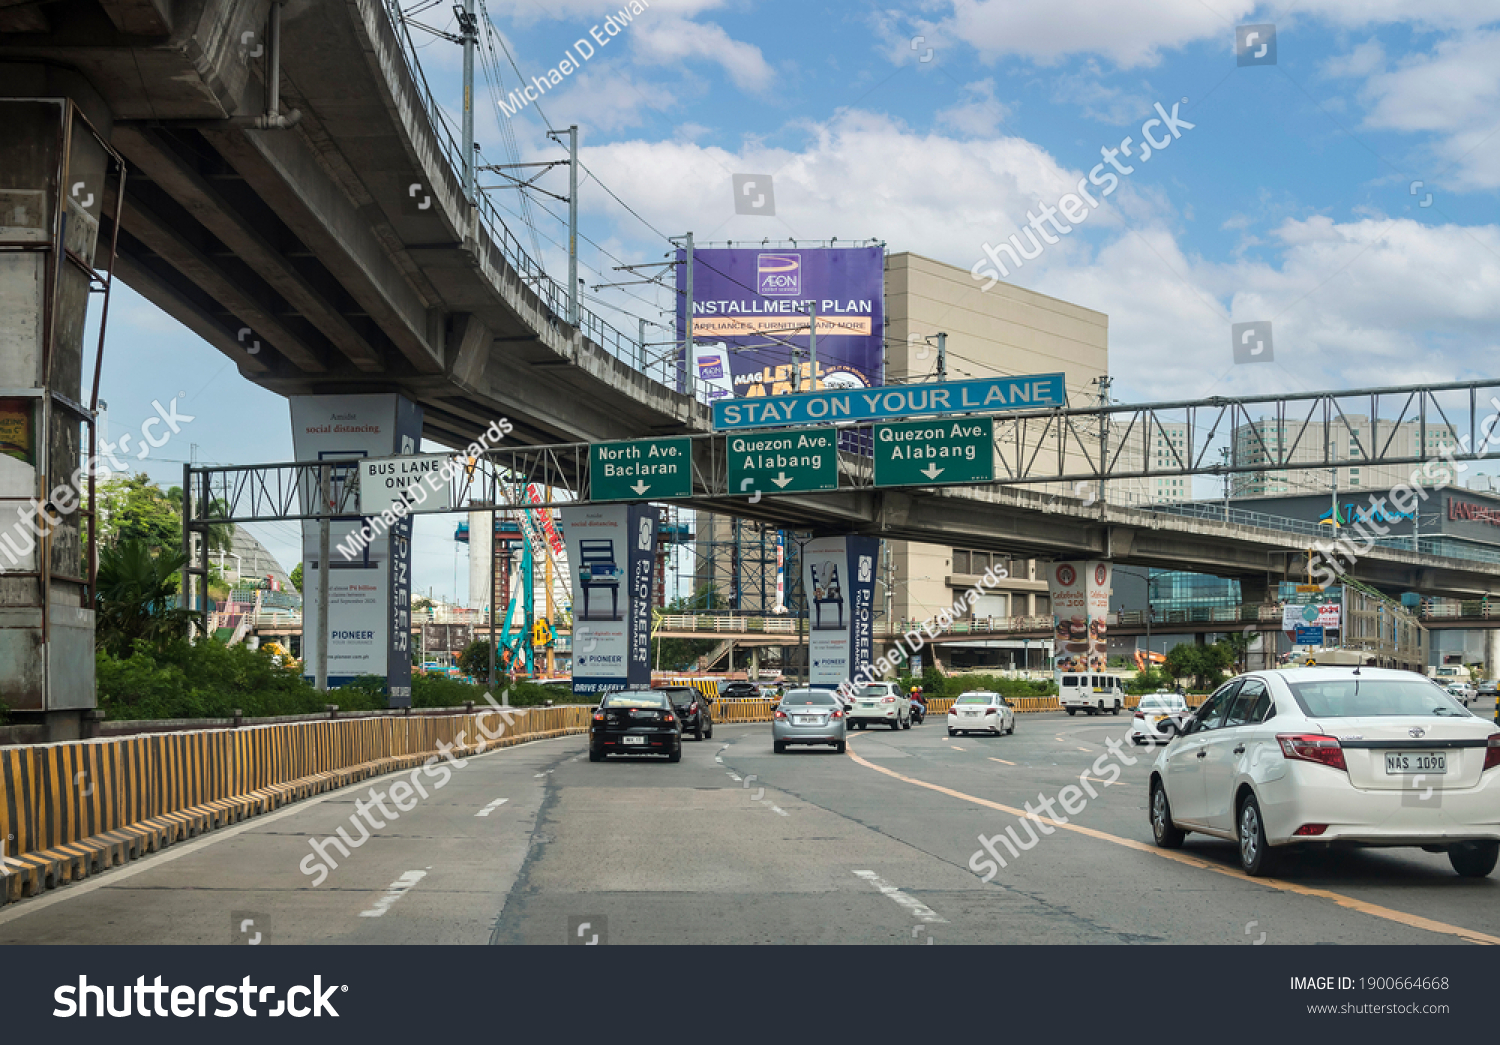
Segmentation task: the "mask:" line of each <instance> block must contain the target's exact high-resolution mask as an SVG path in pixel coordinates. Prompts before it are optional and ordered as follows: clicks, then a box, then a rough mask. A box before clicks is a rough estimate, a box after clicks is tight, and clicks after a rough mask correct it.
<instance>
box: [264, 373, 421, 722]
mask: <svg viewBox="0 0 1500 1045" xmlns="http://www.w3.org/2000/svg"><path fill="white" fill-rule="evenodd" d="M290 404H291V413H292V453H293V455H294V456H295V457H296V459H297V460H298V461H330V460H331V461H338V462H341V463H340V464H339V465H338V466H337V467H335V468H334V469H333V482H334V484H335V486H338V485H340V484H342V483H346V482H350V481H352V480H353V478H354V476H355V474H356V473H357V470H358V468H359V462H360V461H361V460H363V459H365V458H372V457H390V456H391V455H393V454H414V453H416V452H417V445H418V444H419V443H420V441H421V438H422V408H421V407H419V406H417V405H416V404H415V403H413V402H411V401H410V400H408V399H404V398H402V397H401V396H398V395H391V394H383V395H323V396H293V397H292V398H291V400H290ZM301 495H302V500H303V507H304V509H305V510H308V511H313V510H315V506H316V501H317V498H318V496H319V495H318V491H317V490H316V488H308V489H304V490H302V491H301ZM335 499H338V495H337V494H335ZM364 523H365V520H364V519H350V520H339V521H336V522H334V523H332V524H331V525H330V526H329V530H330V534H331V540H330V542H329V548H330V551H331V554H330V555H329V557H328V558H329V571H328V572H329V578H330V580H329V588H328V618H329V633H328V684H329V686H342V685H344V684H345V683H348V682H351V681H353V680H354V678H355V677H356V676H359V675H379V676H381V677H383V678H385V679H386V680H387V685H388V687H389V702H390V706H391V707H407V706H409V705H410V704H411V519H410V518H406V519H403V520H402V521H401V522H400V523H398V524H397V525H396V526H394V527H392V528H391V530H390V532H389V533H381V534H380V535H379V536H377V537H376V538H375V539H374V540H372V541H370V542H369V543H368V545H365V546H364V547H363V548H362V549H361V550H360V552H359V553H358V554H357V555H356V556H354V557H353V558H349V557H346V556H344V555H343V554H342V553H341V552H339V551H338V547H339V545H340V544H342V543H344V542H345V541H346V540H347V539H348V538H349V536H350V535H351V534H353V533H354V532H355V531H356V530H358V529H359V528H360V527H361V526H362V525H364ZM321 567H322V563H320V562H318V523H317V521H316V520H305V521H304V522H303V523H302V573H303V576H304V577H305V578H306V579H305V581H304V584H303V590H304V592H305V593H306V598H305V599H304V600H303V609H302V612H303V634H304V635H305V636H307V639H306V641H305V644H304V652H303V657H302V668H303V674H304V675H305V676H306V677H307V678H308V679H312V677H313V675H314V673H315V671H316V665H315V663H314V656H315V653H314V651H315V649H316V647H315V645H314V640H313V639H312V636H314V635H316V634H317V633H318V628H319V627H320V621H319V619H318V600H317V594H316V593H317V591H318V571H319V570H320V569H321Z"/></svg>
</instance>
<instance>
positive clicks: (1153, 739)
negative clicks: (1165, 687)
mask: <svg viewBox="0 0 1500 1045" xmlns="http://www.w3.org/2000/svg"><path fill="white" fill-rule="evenodd" d="M1191 716H1192V712H1191V711H1190V710H1189V709H1188V706H1187V701H1186V700H1184V699H1183V698H1182V697H1181V696H1180V695H1178V694H1176V693H1147V694H1146V695H1145V696H1144V697H1142V698H1141V702H1140V703H1139V704H1137V705H1136V708H1135V715H1134V717H1133V718H1132V719H1131V720H1130V742H1131V743H1132V744H1165V743H1168V742H1169V741H1170V740H1171V739H1172V738H1173V737H1175V736H1176V735H1177V734H1178V733H1180V732H1182V726H1183V723H1185V722H1186V721H1187V720H1188V719H1189V718H1190V717H1191Z"/></svg>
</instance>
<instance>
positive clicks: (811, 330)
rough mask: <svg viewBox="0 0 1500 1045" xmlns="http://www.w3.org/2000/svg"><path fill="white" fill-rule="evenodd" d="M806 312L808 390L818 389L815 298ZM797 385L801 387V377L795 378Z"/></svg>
mask: <svg viewBox="0 0 1500 1045" xmlns="http://www.w3.org/2000/svg"><path fill="white" fill-rule="evenodd" d="M807 314H808V316H809V317H810V321H809V323H808V326H807V360H808V367H807V369H808V391H810V392H816V391H817V390H818V302H817V300H816V299H814V301H813V302H812V303H811V304H810V305H808V306H807ZM797 387H798V388H799V389H800V388H801V387H802V378H801V377H800V375H799V377H798V378H797Z"/></svg>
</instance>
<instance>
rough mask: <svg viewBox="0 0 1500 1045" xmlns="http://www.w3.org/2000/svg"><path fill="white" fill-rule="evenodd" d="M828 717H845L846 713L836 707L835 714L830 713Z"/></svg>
mask: <svg viewBox="0 0 1500 1045" xmlns="http://www.w3.org/2000/svg"><path fill="white" fill-rule="evenodd" d="M828 717H829V718H843V717H844V713H843V711H841V710H840V709H838V708H834V709H833V714H831V715H829V716H828Z"/></svg>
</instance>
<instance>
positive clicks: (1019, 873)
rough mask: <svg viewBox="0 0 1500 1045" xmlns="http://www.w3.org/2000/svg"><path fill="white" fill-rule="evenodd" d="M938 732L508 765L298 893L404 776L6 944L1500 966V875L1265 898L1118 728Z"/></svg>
mask: <svg viewBox="0 0 1500 1045" xmlns="http://www.w3.org/2000/svg"><path fill="white" fill-rule="evenodd" d="M943 721H944V719H943V716H933V717H932V718H930V719H929V720H928V724H927V725H925V726H920V727H917V728H915V729H912V730H910V731H903V732H884V731H879V732H877V731H870V732H865V733H856V734H854V739H853V741H852V742H851V744H850V746H849V753H848V754H846V755H838V754H834V753H833V752H832V750H831V749H828V750H819V749H794V751H793V753H790V754H786V755H775V754H773V753H772V750H771V738H770V726H769V725H746V726H723V725H721V726H719V727H718V728H717V731H716V734H715V738H714V739H713V740H712V741H704V742H702V743H694V742H691V741H689V742H688V743H687V744H686V745H685V754H684V758H683V761H682V762H681V763H679V764H676V765H673V764H668V763H666V762H661V761H618V760H610V761H607V762H605V763H603V764H591V763H590V762H589V761H588V759H587V757H586V749H585V742H584V739H583V738H582V737H567V738H561V739H557V740H551V741H543V742H539V743H534V744H527V745H521V746H518V747H514V748H507V749H504V750H502V751H498V752H495V753H492V754H488V755H485V756H481V757H478V758H471V759H469V760H468V762H467V764H466V765H464V766H462V767H455V768H454V769H453V770H452V777H451V780H449V781H447V782H446V784H445V786H443V787H441V788H438V787H436V786H435V781H433V780H431V779H429V780H427V781H426V783H427V788H426V790H427V791H428V797H427V798H426V799H421V798H420V797H418V798H414V799H412V798H407V797H406V796H405V795H404V794H403V795H401V796H400V797H402V798H403V799H405V800H406V801H407V802H412V801H414V802H415V805H414V806H412V807H411V808H409V810H408V811H405V812H401V811H400V810H399V809H396V810H395V811H396V812H397V813H398V816H397V817H396V818H386V817H384V816H383V815H382V814H380V813H378V812H376V813H374V814H373V815H374V816H376V818H377V819H380V820H381V821H382V822H383V823H384V827H382V828H380V829H378V830H373V831H370V837H369V840H368V841H365V842H364V843H363V844H362V845H360V846H358V847H356V848H352V849H351V850H350V851H349V853H348V856H347V857H344V856H342V855H340V854H339V853H338V851H337V849H334V848H331V847H330V848H328V849H327V850H326V851H327V852H329V853H330V855H332V857H333V858H334V860H335V861H336V862H337V864H338V866H337V867H336V868H334V869H329V870H328V873H327V875H326V878H323V879H322V880H321V882H320V883H319V884H316V885H315V884H314V882H315V880H317V879H318V878H319V877H320V876H319V875H318V874H311V875H310V874H307V873H304V871H303V870H301V869H299V865H302V864H304V862H305V861H308V860H309V858H312V859H313V860H316V858H315V857H312V850H311V848H310V839H324V838H327V837H328V836H330V835H333V834H334V832H335V831H336V830H337V829H338V828H339V827H340V826H343V828H344V830H345V832H346V833H348V834H349V836H350V838H351V839H352V840H354V841H359V840H360V839H361V837H362V835H363V832H361V831H356V830H354V829H352V828H351V826H350V824H349V818H350V816H351V815H352V814H353V813H354V808H355V802H356V801H361V800H362V801H364V802H369V798H370V795H369V792H370V790H371V788H372V787H373V788H374V789H376V790H379V791H383V792H388V790H389V788H390V787H391V785H392V784H393V783H394V782H396V781H397V780H402V779H406V778H407V777H408V776H409V774H393V775H391V776H389V777H385V778H381V779H380V780H377V781H374V782H366V783H364V784H362V785H360V786H359V787H358V788H350V789H346V790H344V791H340V792H337V793H335V794H333V795H328V796H323V797H321V798H319V799H314V800H312V801H309V802H304V803H299V804H297V805H294V806H290V807H288V808H286V809H284V810H281V811H279V812H277V813H274V814H271V815H269V816H265V817H260V818H257V819H255V820H251V821H247V822H246V823H244V824H242V825H240V826H238V827H235V828H231V829H228V830H224V831H218V832H214V833H211V834H208V835H205V836H204V837H202V838H201V839H198V840H195V841H192V842H189V843H186V844H182V845H178V846H174V847H172V848H170V849H167V850H165V851H164V852H162V853H160V854H156V855H153V856H150V857H148V858H146V859H144V860H140V861H136V862H135V863H132V864H128V865H126V866H125V867H122V868H118V869H115V870H112V871H109V872H106V873H104V874H101V875H96V876H94V877H92V878H89V879H85V880H84V881H83V882H80V883H77V884H74V885H69V886H65V887H64V888H62V889H59V890H54V891H52V892H50V893H46V894H43V895H42V896H40V897H37V898H34V899H29V900H25V901H22V902H20V903H17V904H14V905H11V906H9V907H5V908H0V944H8V943H111V944H113V943H230V942H235V941H244V940H246V939H247V938H249V937H250V936H252V935H253V934H254V933H257V932H258V933H260V934H261V942H262V943H269V944H284V943H361V944H371V943H429V944H430V943H475V944H483V943H498V944H521V943H544V944H560V943H564V942H570V941H571V942H578V941H579V939H580V937H579V935H578V934H579V931H580V930H579V929H578V926H579V925H580V924H581V923H585V922H586V923H588V926H587V928H585V929H583V930H582V933H583V939H592V938H593V937H594V936H595V935H596V934H597V935H598V936H599V937H600V942H601V943H892V944H902V945H913V944H915V945H919V946H920V945H925V944H927V943H928V942H929V941H930V942H933V943H935V944H938V945H942V944H959V943H1142V942H1149V943H1208V944H1225V945H1239V946H1243V945H1246V944H1255V943H1258V942H1265V943H1267V944H1308V943H1338V944H1348V943H1373V944H1385V943H1394V944H1451V943H1457V942H1461V941H1463V940H1470V941H1474V942H1492V943H1496V942H1500V903H1497V902H1496V901H1497V900H1500V878H1496V879H1487V880H1481V881H1472V880H1465V879H1460V878H1458V877H1457V876H1456V875H1454V874H1453V872H1452V871H1451V869H1450V867H1449V864H1448V859H1447V857H1446V856H1443V855H1437V854H1427V853H1423V852H1421V851H1419V850H1406V849H1399V850H1367V851H1359V852H1352V853H1332V854H1317V855H1307V856H1304V857H1302V858H1299V859H1298V860H1297V861H1295V862H1294V863H1293V864H1292V866H1291V867H1290V868H1289V869H1288V870H1287V872H1286V873H1285V875H1284V876H1283V877H1281V878H1278V879H1275V880H1270V881H1255V880H1251V879H1247V878H1245V877H1243V876H1242V875H1241V874H1240V873H1239V872H1238V870H1237V869H1236V862H1235V854H1234V852H1233V848H1232V846H1231V845H1229V844H1228V843H1223V842H1218V841H1212V840H1203V839H1201V838H1199V837H1197V836H1191V837H1190V838H1189V840H1188V843H1187V845H1186V846H1185V847H1184V848H1183V849H1182V850H1180V851H1178V852H1176V853H1171V854H1164V853H1162V852H1161V851H1159V850H1156V849H1155V848H1154V847H1153V846H1152V845H1151V841H1150V840H1151V833H1150V827H1149V824H1148V822H1147V816H1146V788H1145V786H1144V783H1145V780H1146V777H1147V772H1148V769H1149V765H1150V761H1151V759H1152V758H1153V757H1154V753H1153V752H1150V751H1149V750H1142V749H1139V748H1133V747H1131V746H1129V745H1128V744H1121V745H1117V747H1118V750H1119V751H1122V752H1123V754H1121V755H1116V754H1115V750H1116V749H1115V748H1111V746H1110V745H1109V740H1110V739H1111V738H1116V739H1121V738H1123V735H1124V731H1125V728H1126V725H1127V723H1128V721H1129V720H1128V718H1127V717H1126V716H1125V715H1121V716H1120V717H1118V718H1115V717H1106V718H1093V719H1091V718H1068V717H1066V716H1064V715H1061V714H1044V715H1023V716H1020V718H1019V720H1018V729H1017V732H1016V735H1015V736H1009V737H959V738H954V739H950V738H949V737H948V736H947V735H946V731H945V729H944V726H943ZM1127 759H1134V760H1135V761H1134V764H1127V763H1126V760H1127ZM1116 768H1117V769H1118V771H1119V777H1118V779H1117V780H1115V779H1114V775H1115V772H1114V771H1115V769H1116ZM1081 775H1082V776H1085V777H1087V778H1092V779H1090V780H1089V783H1090V785H1091V786H1092V789H1093V790H1094V791H1095V793H1096V794H1097V797H1095V798H1089V797H1087V796H1086V795H1084V796H1083V799H1084V801H1085V802H1086V804H1085V806H1084V808H1083V809H1082V810H1081V811H1080V812H1078V813H1077V814H1076V815H1071V816H1070V815H1068V814H1066V813H1065V812H1064V810H1063V809H1062V808H1059V807H1056V806H1054V817H1055V818H1057V819H1059V820H1060V819H1062V818H1064V817H1066V819H1067V820H1068V825H1067V826H1066V827H1056V828H1053V829H1052V833H1051V834H1047V835H1043V836H1041V837H1040V838H1039V839H1038V841H1037V842H1036V844H1035V845H1034V846H1032V847H1031V848H1028V849H1024V850H1022V851H1020V852H1019V853H1018V854H1016V855H1012V854H1011V853H1010V852H1009V850H1008V849H1006V848H1005V847H1004V846H1003V845H1002V844H1000V843H996V848H997V849H998V851H999V852H1000V854H1001V855H1002V856H1004V857H1005V859H1006V866H1005V867H1003V868H999V867H996V868H995V870H996V872H997V873H996V874H994V876H993V880H992V881H990V882H985V881H982V880H981V878H980V875H979V874H978V873H976V872H975V871H974V870H971V868H970V864H971V860H973V859H974V855H975V854H976V852H979V851H980V844H979V842H978V836H980V835H984V836H987V837H988V836H994V835H995V834H997V833H999V832H1001V831H1003V830H1004V829H1005V828H1007V827H1012V828H1016V829H1017V834H1018V837H1019V838H1020V840H1022V841H1028V840H1029V838H1030V837H1031V836H1030V835H1029V833H1028V832H1027V831H1026V830H1025V829H1023V828H1021V827H1020V821H1019V820H1018V817H1017V815H1016V814H1015V813H1014V812H1011V811H1009V810H1017V811H1019V810H1020V808H1021V806H1022V804H1023V803H1025V802H1028V801H1029V802H1031V803H1032V805H1033V807H1034V808H1035V807H1036V805H1037V802H1038V800H1039V799H1040V798H1055V797H1056V796H1057V795H1058V794H1059V792H1061V791H1062V790H1063V789H1064V788H1065V787H1067V786H1069V785H1075V786H1077V785H1079V783H1080V781H1079V777H1080V776H1081ZM1106 781H1112V782H1106ZM396 797H397V796H395V795H390V797H387V798H386V799H385V804H386V806H387V808H391V807H392V806H393V804H394V802H395V799H396ZM501 800H503V801H501ZM987 859H989V857H988V856H987V855H982V856H981V857H980V858H979V861H978V862H976V865H975V866H977V867H978V868H979V870H980V871H984V870H987V869H988V868H987V867H986V866H985V864H984V863H983V861H984V860H987ZM246 922H252V923H253V925H249V926H248V927H246V928H245V930H244V932H243V933H242V932H241V926H243V925H245V923H246Z"/></svg>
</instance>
